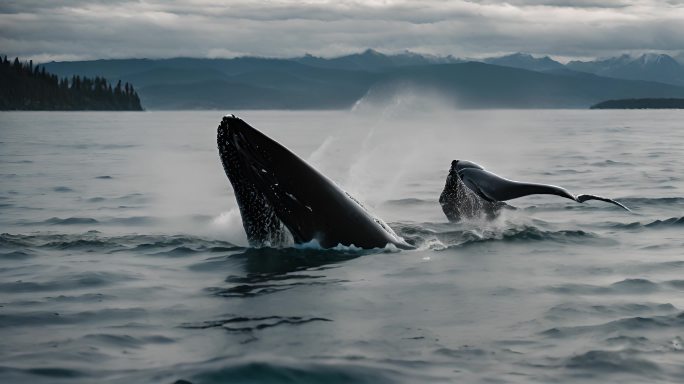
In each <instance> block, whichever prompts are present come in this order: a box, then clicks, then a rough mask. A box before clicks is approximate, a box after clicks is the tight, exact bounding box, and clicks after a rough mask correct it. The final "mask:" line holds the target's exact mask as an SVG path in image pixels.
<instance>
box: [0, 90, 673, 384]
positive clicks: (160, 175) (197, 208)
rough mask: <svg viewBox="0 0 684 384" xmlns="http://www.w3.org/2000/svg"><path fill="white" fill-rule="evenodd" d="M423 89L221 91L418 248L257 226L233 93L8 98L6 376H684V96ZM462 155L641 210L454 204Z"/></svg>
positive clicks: (4, 147) (82, 379) (541, 201)
mask: <svg viewBox="0 0 684 384" xmlns="http://www.w3.org/2000/svg"><path fill="white" fill-rule="evenodd" d="M414 96H415V95H414ZM414 96H411V94H405V95H403V96H401V97H399V96H398V97H397V100H395V101H393V102H392V103H389V104H387V105H383V106H377V105H366V104H364V103H363V100H362V101H361V102H360V104H359V105H357V106H356V107H355V109H354V110H352V111H335V112H331V111H321V112H288V111H226V112H225V113H235V114H236V115H237V116H239V117H241V118H243V119H244V120H245V121H247V122H248V123H249V124H251V125H253V126H254V127H256V128H257V129H259V130H262V131H263V132H264V133H266V134H268V135H269V136H271V137H273V138H274V139H275V140H277V141H279V142H280V143H282V144H283V145H285V146H286V147H288V148H290V149H291V150H293V151H294V152H295V153H297V154H298V155H299V156H301V157H302V158H304V159H307V161H309V162H310V163H311V164H312V165H314V166H315V167H316V168H317V169H318V170H320V171H321V172H322V173H324V174H325V175H327V176H328V177H329V178H331V179H332V180H334V181H335V182H337V183H338V184H339V185H340V186H341V187H342V188H344V189H345V190H347V191H348V192H350V193H351V194H352V195H353V196H355V197H356V198H358V199H359V200H361V201H362V202H363V203H364V204H365V205H366V206H367V207H368V208H369V209H370V210H371V211H373V213H375V214H376V215H378V216H379V217H381V218H382V219H384V220H385V221H387V222H388V223H389V224H390V225H391V226H392V228H393V229H394V230H395V231H396V232H397V233H398V234H399V235H400V236H403V237H404V238H406V239H407V240H409V241H411V242H413V243H414V244H416V245H417V246H418V249H417V250H415V251H398V250H396V249H392V248H387V249H379V250H371V251H359V250H354V249H351V248H340V249H337V250H320V249H318V248H316V247H297V248H284V249H250V248H248V247H246V244H247V241H246V238H245V235H244V231H243V229H242V223H241V220H240V215H239V210H238V209H237V207H236V203H235V198H234V196H233V194H232V190H231V188H230V183H229V181H228V179H227V178H226V176H225V173H224V171H223V169H222V167H221V164H220V161H219V159H218V154H217V149H216V127H217V126H218V123H219V121H220V119H221V115H222V112H216V111H215V112H211V111H208V112H205V111H203V112H145V113H122V112H118V113H104V112H102V113H99V112H97V113H96V112H90V113H81V112H76V113H55V112H53V113H2V114H0V233H2V234H1V235H0V339H1V340H2V343H0V381H2V382H8V383H13V382H27V383H29V382H30V383H55V382H77V383H91V382H95V381H98V382H111V383H129V382H152V383H169V384H170V383H173V382H175V381H176V380H180V379H183V380H187V381H189V382H192V383H219V382H236V383H257V382H292V383H295V382H296V383H307V382H311V383H315V382H330V383H364V382H367V383H378V382H380V383H382V382H407V383H413V382H436V383H437V382H438V383H442V382H491V381H500V382H519V383H528V382H550V381H554V382H606V381H610V382H612V381H618V380H620V381H626V382H679V381H680V379H681V377H682V375H684V366H682V364H681V361H682V356H683V355H682V353H684V352H682V350H683V348H684V347H683V345H684V340H683V338H684V312H682V308H684V295H682V293H683V292H684V278H682V273H683V272H684V257H683V256H682V252H681V249H682V246H684V236H683V234H684V233H683V232H682V231H683V229H684V179H683V177H682V169H684V156H682V155H683V154H684V129H683V128H684V127H683V126H682V121H684V114H683V113H682V112H680V111H595V110H592V111H582V110H541V111H529V110H525V111H509V110H486V111H459V110H455V109H451V108H446V107H444V105H445V104H444V103H440V102H434V103H432V102H430V103H424V101H425V99H426V98H428V99H429V98H430V97H432V96H429V95H425V94H420V97H417V98H416V97H414ZM434 98H435V100H439V96H438V95H435V96H434ZM416 100H419V101H420V102H416ZM450 105H452V104H450ZM454 159H464V160H471V161H474V162H476V163H478V164H481V165H483V166H484V167H485V168H487V169H488V170H491V171H493V172H495V173H497V174H499V175H502V176H505V177H507V178H511V179H517V180H524V181H531V182H541V183H548V184H555V185H560V186H563V187H565V188H567V189H568V190H569V191H571V192H572V193H591V194H597V195H604V196H608V197H612V198H615V199H618V200H619V201H621V202H622V203H624V204H625V205H627V206H628V207H630V208H631V209H632V210H633V213H626V212H624V211H622V210H620V209H619V208H617V207H615V206H613V205H610V204H605V203H602V202H598V201H592V202H587V203H585V204H577V203H574V202H571V201H569V200H565V199H560V198H555V197H545V196H534V197H527V198H522V199H518V200H515V201H512V202H511V203H512V204H513V205H515V206H516V207H517V208H518V209H517V210H513V211H505V212H504V213H503V214H502V215H501V216H500V217H498V218H497V219H495V220H493V221H486V220H484V219H482V220H472V221H468V222H463V223H458V224H452V223H448V222H447V220H446V218H445V217H444V215H443V213H442V212H441V209H440V207H439V203H438V202H437V199H438V197H439V194H440V192H441V190H442V188H443V186H444V182H445V178H446V175H447V172H448V170H449V166H450V163H451V161H452V160H454Z"/></svg>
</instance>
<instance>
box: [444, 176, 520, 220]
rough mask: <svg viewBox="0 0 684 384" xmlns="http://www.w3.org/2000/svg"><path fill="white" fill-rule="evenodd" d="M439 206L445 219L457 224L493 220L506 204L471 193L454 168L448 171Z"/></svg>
mask: <svg viewBox="0 0 684 384" xmlns="http://www.w3.org/2000/svg"><path fill="white" fill-rule="evenodd" d="M439 204H440V205H441V206H442V211H443V212H444V214H445V215H446V217H447V219H448V220H449V221H452V222H457V221H461V220H466V219H475V218H479V217H486V218H490V219H491V218H494V217H495V216H496V215H497V214H498V213H499V211H500V210H501V209H502V208H504V207H509V205H508V204H506V203H503V202H500V201H495V202H490V201H487V200H485V199H483V198H481V197H480V196H478V195H477V194H476V193H475V192H473V191H471V190H470V189H469V188H468V187H466V185H465V184H464V183H463V181H462V180H461V178H460V177H459V176H458V173H457V170H456V169H455V167H452V168H451V169H450V170H449V175H447V179H446V184H445V185H444V190H442V194H441V195H440V196H439Z"/></svg>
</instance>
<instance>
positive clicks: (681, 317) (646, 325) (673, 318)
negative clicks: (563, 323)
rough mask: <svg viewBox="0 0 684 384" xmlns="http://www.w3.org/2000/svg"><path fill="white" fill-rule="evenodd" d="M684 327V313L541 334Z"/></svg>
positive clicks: (563, 329)
mask: <svg viewBox="0 0 684 384" xmlns="http://www.w3.org/2000/svg"><path fill="white" fill-rule="evenodd" d="M682 327H684V312H679V313H674V314H669V315H660V316H651V317H641V316H637V317H626V318H622V319H619V320H613V321H609V322H607V323H600V324H595V325H580V326H574V327H572V326H571V327H555V328H551V329H547V330H545V331H543V332H542V333H541V334H542V335H544V336H548V337H554V338H563V337H575V336H578V335H584V334H606V335H614V334H619V333H620V332H626V331H635V330H638V331H645V330H652V329H672V330H674V329H681V328H682Z"/></svg>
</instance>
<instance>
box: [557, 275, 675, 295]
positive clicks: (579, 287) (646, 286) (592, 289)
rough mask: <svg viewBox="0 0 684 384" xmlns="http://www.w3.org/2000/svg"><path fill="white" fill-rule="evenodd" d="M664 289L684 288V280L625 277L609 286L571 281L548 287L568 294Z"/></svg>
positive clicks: (646, 292)
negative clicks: (659, 280)
mask: <svg viewBox="0 0 684 384" xmlns="http://www.w3.org/2000/svg"><path fill="white" fill-rule="evenodd" d="M663 289H676V290H681V289H684V280H665V281H661V282H659V283H656V282H653V281H651V280H648V279H624V280H621V281H618V282H615V283H613V284H610V285H608V286H604V285H591V284H575V283H571V284H561V285H554V286H551V287H548V288H547V290H548V291H549V292H553V293H560V294H566V295H603V294H648V293H654V292H658V291H661V290H663Z"/></svg>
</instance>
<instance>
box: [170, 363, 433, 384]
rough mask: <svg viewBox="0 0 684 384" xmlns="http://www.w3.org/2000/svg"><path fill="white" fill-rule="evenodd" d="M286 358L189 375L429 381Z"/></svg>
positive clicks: (198, 378) (197, 378)
mask: <svg viewBox="0 0 684 384" xmlns="http://www.w3.org/2000/svg"><path fill="white" fill-rule="evenodd" d="M273 360H276V361H278V360H282V358H276V359H272V360H271V361H268V362H265V361H248V362H241V363H232V364H229V365H227V366H223V367H220V368H214V369H208V370H205V371H203V372H201V373H195V374H191V375H189V376H186V377H187V379H188V380H189V381H186V380H179V381H177V382H182V383H187V382H198V383H206V384H212V383H227V382H230V383H330V384H338V383H359V384H364V383H379V384H383V383H388V384H389V383H404V382H421V381H423V382H426V381H425V379H426V378H423V380H419V379H418V378H417V377H415V376H416V373H415V372H413V373H407V372H403V371H399V370H398V369H397V368H388V367H378V366H364V365H360V364H350V363H348V362H335V363H332V364H326V363H321V362H316V363H287V362H284V361H278V362H274V361H273Z"/></svg>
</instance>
